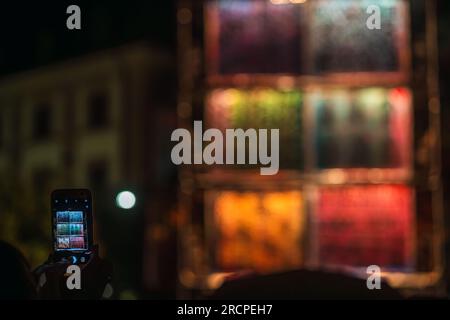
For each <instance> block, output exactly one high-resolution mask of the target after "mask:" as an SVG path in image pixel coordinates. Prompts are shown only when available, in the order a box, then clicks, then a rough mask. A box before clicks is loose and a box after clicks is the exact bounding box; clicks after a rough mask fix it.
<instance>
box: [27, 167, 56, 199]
mask: <svg viewBox="0 0 450 320" xmlns="http://www.w3.org/2000/svg"><path fill="white" fill-rule="evenodd" d="M32 179H33V181H32V184H33V190H35V191H36V192H42V193H45V192H46V191H48V190H50V189H51V184H52V181H53V171H52V170H51V169H49V168H38V169H36V170H35V171H34V172H33V176H32Z"/></svg>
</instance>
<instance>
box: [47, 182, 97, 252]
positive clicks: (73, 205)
mask: <svg viewBox="0 0 450 320" xmlns="http://www.w3.org/2000/svg"><path fill="white" fill-rule="evenodd" d="M51 202H52V225H53V242H54V243H53V248H54V251H55V253H57V254H59V255H60V256H70V255H73V254H76V253H83V252H85V251H88V250H90V249H91V246H92V197H91V193H90V191H89V190H85V189H82V190H78V189H76V190H70V189H69V190H55V191H54V192H53V193H52V197H51Z"/></svg>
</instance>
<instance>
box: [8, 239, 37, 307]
mask: <svg viewBox="0 0 450 320" xmlns="http://www.w3.org/2000/svg"><path fill="white" fill-rule="evenodd" d="M0 281H1V285H0V299H2V300H4V299H17V300H25V299H35V298H36V287H35V284H34V280H33V276H32V274H31V271H30V267H29V265H28V262H27V261H26V260H25V257H24V256H23V255H22V253H20V251H19V250H17V249H16V248H14V247H13V246H11V245H10V244H8V243H6V242H3V241H0Z"/></svg>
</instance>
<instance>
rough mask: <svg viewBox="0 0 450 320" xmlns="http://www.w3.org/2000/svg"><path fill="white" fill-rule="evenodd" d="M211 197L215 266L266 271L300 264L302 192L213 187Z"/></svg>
mask: <svg viewBox="0 0 450 320" xmlns="http://www.w3.org/2000/svg"><path fill="white" fill-rule="evenodd" d="M207 198H208V202H209V203H210V209H211V213H212V214H211V215H210V216H209V219H211V221H210V222H211V223H212V224H213V226H212V228H211V229H210V230H214V232H213V234H212V237H209V238H210V240H211V242H210V244H211V248H210V249H211V253H212V255H213V256H214V260H215V266H216V267H217V268H219V269H221V270H237V269H252V270H256V271H261V272H268V271H275V270H282V269H289V268H294V267H298V266H300V265H301V263H302V260H303V256H302V239H303V233H304V227H305V217H304V209H303V195H302V193H301V192H300V191H286V192H235V191H222V192H215V191H211V192H208V193H207Z"/></svg>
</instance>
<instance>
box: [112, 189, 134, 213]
mask: <svg viewBox="0 0 450 320" xmlns="http://www.w3.org/2000/svg"><path fill="white" fill-rule="evenodd" d="M116 204H117V206H118V207H119V208H122V209H131V208H133V207H134V205H135V204H136V196H135V195H134V194H133V193H132V192H130V191H122V192H119V194H117V196H116Z"/></svg>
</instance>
